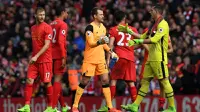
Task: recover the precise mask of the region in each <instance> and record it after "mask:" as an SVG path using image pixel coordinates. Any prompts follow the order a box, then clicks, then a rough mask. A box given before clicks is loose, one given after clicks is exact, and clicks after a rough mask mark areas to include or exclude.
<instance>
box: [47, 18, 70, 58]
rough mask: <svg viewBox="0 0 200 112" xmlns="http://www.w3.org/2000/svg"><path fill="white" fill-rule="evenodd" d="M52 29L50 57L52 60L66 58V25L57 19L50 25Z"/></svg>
mask: <svg viewBox="0 0 200 112" xmlns="http://www.w3.org/2000/svg"><path fill="white" fill-rule="evenodd" d="M50 25H51V27H52V29H53V38H52V48H53V51H52V55H53V59H60V58H63V57H65V58H66V50H67V48H66V36H67V29H68V27H67V24H66V23H65V22H64V21H63V20H61V19H59V18H57V19H55V20H54V21H53V22H52V23H51V24H50Z"/></svg>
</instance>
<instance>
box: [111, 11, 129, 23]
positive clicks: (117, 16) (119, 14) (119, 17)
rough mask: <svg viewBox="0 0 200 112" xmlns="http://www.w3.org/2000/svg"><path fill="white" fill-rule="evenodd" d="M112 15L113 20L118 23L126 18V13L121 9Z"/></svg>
mask: <svg viewBox="0 0 200 112" xmlns="http://www.w3.org/2000/svg"><path fill="white" fill-rule="evenodd" d="M114 17H115V21H116V22H117V23H119V22H121V21H122V20H124V19H125V18H126V14H125V13H124V12H123V11H116V12H115V14H114Z"/></svg>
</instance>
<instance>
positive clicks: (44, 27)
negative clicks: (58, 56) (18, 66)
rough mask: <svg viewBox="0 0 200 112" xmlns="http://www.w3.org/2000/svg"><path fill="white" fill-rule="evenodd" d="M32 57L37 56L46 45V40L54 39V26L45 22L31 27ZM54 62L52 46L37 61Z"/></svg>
mask: <svg viewBox="0 0 200 112" xmlns="http://www.w3.org/2000/svg"><path fill="white" fill-rule="evenodd" d="M31 38H32V49H33V52H32V57H33V56H35V55H36V54H37V53H38V52H39V51H40V50H41V49H42V47H43V46H44V44H45V40H52V28H51V26H50V25H48V24H47V23H45V22H42V23H40V24H39V25H33V26H32V27H31ZM44 62H52V46H51V44H50V46H49V48H48V49H47V50H46V51H45V52H44V53H43V54H42V55H40V57H39V58H38V59H37V61H36V63H44Z"/></svg>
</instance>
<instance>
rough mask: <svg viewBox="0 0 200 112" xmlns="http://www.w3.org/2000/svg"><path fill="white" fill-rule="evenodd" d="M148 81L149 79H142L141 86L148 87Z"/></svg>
mask: <svg viewBox="0 0 200 112" xmlns="http://www.w3.org/2000/svg"><path fill="white" fill-rule="evenodd" d="M150 81H151V80H149V79H142V81H141V85H143V84H144V85H149V84H150Z"/></svg>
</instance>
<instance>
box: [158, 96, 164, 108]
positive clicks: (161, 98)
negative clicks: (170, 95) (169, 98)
mask: <svg viewBox="0 0 200 112" xmlns="http://www.w3.org/2000/svg"><path fill="white" fill-rule="evenodd" d="M164 104H165V98H163V97H160V98H159V108H163V106H164Z"/></svg>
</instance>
